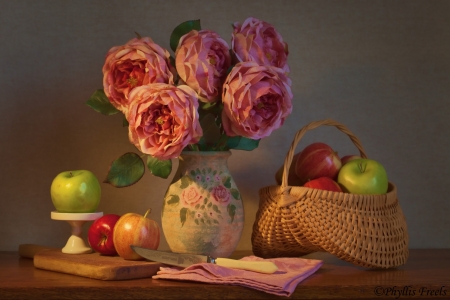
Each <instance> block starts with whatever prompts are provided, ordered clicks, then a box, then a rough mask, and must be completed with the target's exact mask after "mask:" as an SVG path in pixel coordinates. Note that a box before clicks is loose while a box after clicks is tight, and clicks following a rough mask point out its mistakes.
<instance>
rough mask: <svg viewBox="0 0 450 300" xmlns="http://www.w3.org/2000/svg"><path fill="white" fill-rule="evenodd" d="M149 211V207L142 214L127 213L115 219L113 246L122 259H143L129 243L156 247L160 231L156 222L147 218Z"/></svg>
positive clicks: (154, 248)
mask: <svg viewBox="0 0 450 300" xmlns="http://www.w3.org/2000/svg"><path fill="white" fill-rule="evenodd" d="M150 211H151V210H150V209H149V210H147V212H146V213H145V215H144V216H141V215H139V214H135V213H127V214H124V215H123V216H122V217H120V219H119V220H118V221H117V223H116V226H115V227H114V235H113V239H114V246H115V247H116V251H117V253H118V254H119V255H120V257H122V258H123V259H127V260H141V259H143V257H142V256H140V255H138V254H136V253H135V252H134V251H133V249H131V247H130V246H131V245H135V246H139V247H144V248H148V249H153V250H156V249H158V246H159V241H160V235H161V233H160V229H159V225H158V223H156V221H154V220H152V219H150V218H147V215H148V214H149V213H150Z"/></svg>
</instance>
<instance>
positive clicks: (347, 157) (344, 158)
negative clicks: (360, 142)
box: [341, 154, 362, 165]
mask: <svg viewBox="0 0 450 300" xmlns="http://www.w3.org/2000/svg"><path fill="white" fill-rule="evenodd" d="M360 158H362V157H361V156H359V155H355V154H352V155H345V156H342V157H341V163H342V165H345V164H346V163H348V162H349V161H351V160H354V159H360Z"/></svg>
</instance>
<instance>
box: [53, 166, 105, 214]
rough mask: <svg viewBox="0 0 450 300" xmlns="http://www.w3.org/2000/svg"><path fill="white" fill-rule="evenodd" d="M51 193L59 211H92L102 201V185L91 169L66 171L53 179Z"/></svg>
mask: <svg viewBox="0 0 450 300" xmlns="http://www.w3.org/2000/svg"><path fill="white" fill-rule="evenodd" d="M50 195H51V197H52V202H53V205H54V206H55V208H56V210H57V211H58V212H61V213H92V212H95V211H96V210H97V207H98V205H99V203H100V197H101V187H100V183H99V182H98V179H97V177H95V175H94V174H93V173H92V172H90V171H87V170H77V171H66V172H61V173H59V174H58V175H57V176H56V177H55V179H53V182H52V185H51V187H50Z"/></svg>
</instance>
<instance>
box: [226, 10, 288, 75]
mask: <svg viewBox="0 0 450 300" xmlns="http://www.w3.org/2000/svg"><path fill="white" fill-rule="evenodd" d="M233 28H234V30H233V33H232V36H231V48H232V50H233V51H234V53H235V54H236V58H237V59H238V60H239V61H255V62H257V63H259V64H260V65H270V66H274V67H278V68H282V69H283V70H284V71H285V72H286V73H288V72H289V66H288V65H287V57H288V54H289V51H288V46H287V44H286V43H285V42H284V41H283V38H282V37H281V35H280V34H279V33H278V32H277V31H276V30H275V28H274V27H273V26H272V25H270V24H269V23H267V22H264V21H260V20H258V19H255V18H247V19H246V20H245V21H244V23H242V25H241V24H240V23H238V22H236V23H234V24H233Z"/></svg>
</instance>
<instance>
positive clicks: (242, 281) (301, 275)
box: [152, 256, 323, 297]
mask: <svg viewBox="0 0 450 300" xmlns="http://www.w3.org/2000/svg"><path fill="white" fill-rule="evenodd" d="M242 260H247V261H271V262H273V263H275V264H276V265H277V267H278V270H277V271H276V272H275V273H273V274H263V273H258V272H253V271H246V270H238V269H230V268H226V267H221V266H218V265H215V264H209V263H201V264H195V265H192V266H189V267H187V268H185V269H181V268H177V267H161V268H160V270H159V271H158V273H157V274H156V275H154V276H153V277H152V278H154V279H173V280H189V281H198V282H203V283H211V284H227V285H240V286H245V287H248V288H252V289H256V290H260V291H263V292H266V293H269V294H274V295H277V296H287V297H288V296H290V295H291V294H292V293H293V292H294V290H295V288H296V287H297V284H299V283H300V282H301V281H303V280H304V279H305V278H307V277H308V276H310V275H312V274H313V273H314V272H316V271H317V270H318V269H319V268H320V266H322V263H323V262H322V261H321V260H315V259H305V258H290V257H285V258H273V259H263V258H260V257H256V256H247V257H244V258H242Z"/></svg>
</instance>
